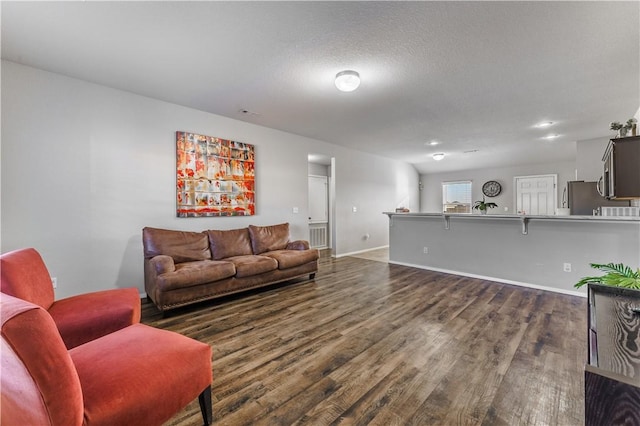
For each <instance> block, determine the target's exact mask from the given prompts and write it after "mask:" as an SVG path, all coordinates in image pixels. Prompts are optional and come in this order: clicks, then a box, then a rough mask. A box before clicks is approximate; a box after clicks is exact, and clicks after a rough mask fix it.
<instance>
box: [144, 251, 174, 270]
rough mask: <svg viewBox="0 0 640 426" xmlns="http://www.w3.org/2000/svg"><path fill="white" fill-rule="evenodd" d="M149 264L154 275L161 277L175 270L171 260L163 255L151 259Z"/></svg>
mask: <svg viewBox="0 0 640 426" xmlns="http://www.w3.org/2000/svg"><path fill="white" fill-rule="evenodd" d="M149 263H151V266H152V267H153V269H154V270H155V272H156V275H162V274H164V273H165V272H173V271H175V270H176V265H175V263H174V262H173V258H172V257H171V256H167V255H164V254H161V255H158V256H154V257H152V258H151V259H149Z"/></svg>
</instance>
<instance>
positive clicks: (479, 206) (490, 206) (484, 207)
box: [473, 197, 498, 214]
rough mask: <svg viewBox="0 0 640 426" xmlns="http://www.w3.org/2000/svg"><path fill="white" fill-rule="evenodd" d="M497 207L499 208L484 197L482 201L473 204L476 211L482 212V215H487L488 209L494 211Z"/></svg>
mask: <svg viewBox="0 0 640 426" xmlns="http://www.w3.org/2000/svg"><path fill="white" fill-rule="evenodd" d="M496 207H498V205H497V204H496V203H487V202H486V201H485V199H484V197H482V201H476V202H475V203H473V208H474V210H480V213H481V214H487V209H494V208H496Z"/></svg>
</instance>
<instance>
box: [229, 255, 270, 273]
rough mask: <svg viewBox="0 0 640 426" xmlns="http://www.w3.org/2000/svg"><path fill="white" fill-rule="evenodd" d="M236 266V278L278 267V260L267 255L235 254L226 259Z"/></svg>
mask: <svg viewBox="0 0 640 426" xmlns="http://www.w3.org/2000/svg"><path fill="white" fill-rule="evenodd" d="M225 260H227V261H229V262H233V264H234V265H235V267H236V278H243V277H250V276H253V275H258V274H264V273H265V272H269V271H274V270H276V269H278V262H276V261H275V259H272V258H270V257H266V256H254V255H250V256H234V257H228V258H227V259H225Z"/></svg>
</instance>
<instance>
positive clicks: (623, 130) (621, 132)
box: [618, 127, 629, 138]
mask: <svg viewBox="0 0 640 426" xmlns="http://www.w3.org/2000/svg"><path fill="white" fill-rule="evenodd" d="M628 131H629V129H627V128H626V127H623V128H621V129H620V130H618V137H619V138H626V137H627V132H628Z"/></svg>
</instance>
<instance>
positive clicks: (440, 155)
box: [432, 152, 444, 161]
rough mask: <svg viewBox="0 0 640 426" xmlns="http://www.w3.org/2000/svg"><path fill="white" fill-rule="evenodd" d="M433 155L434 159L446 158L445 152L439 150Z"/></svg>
mask: <svg viewBox="0 0 640 426" xmlns="http://www.w3.org/2000/svg"><path fill="white" fill-rule="evenodd" d="M432 157H433V159H434V160H436V161H440V160H442V159H443V158H444V153H442V152H439V153H437V154H433V155H432Z"/></svg>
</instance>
